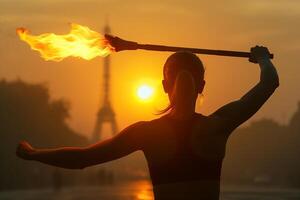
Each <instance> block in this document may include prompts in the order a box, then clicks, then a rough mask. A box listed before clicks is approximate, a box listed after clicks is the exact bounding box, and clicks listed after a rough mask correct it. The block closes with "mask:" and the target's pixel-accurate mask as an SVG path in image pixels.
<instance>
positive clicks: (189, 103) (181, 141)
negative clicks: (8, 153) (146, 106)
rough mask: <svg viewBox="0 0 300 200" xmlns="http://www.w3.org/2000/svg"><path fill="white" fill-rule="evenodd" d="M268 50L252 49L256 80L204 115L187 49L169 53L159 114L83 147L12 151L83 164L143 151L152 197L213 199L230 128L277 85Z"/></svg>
mask: <svg viewBox="0 0 300 200" xmlns="http://www.w3.org/2000/svg"><path fill="white" fill-rule="evenodd" d="M268 55H269V51H268V49H267V48H265V47H259V46H256V47H254V48H251V58H250V61H251V62H253V63H258V64H259V66H260V69H261V74H260V81H259V82H258V83H257V84H256V85H255V86H254V87H253V88H252V89H251V90H250V91H248V92H247V93H246V94H245V95H244V96H243V97H242V98H241V99H239V100H237V101H234V102H231V103H229V104H227V105H225V106H223V107H221V108H220V109H218V110H217V111H216V112H214V113H212V114H211V115H209V116H204V115H202V114H199V113H196V112H195V103H196V99H197V96H198V94H201V93H202V91H203V88H204V85H205V81H204V67H203V65H202V62H201V61H200V59H199V58H198V57H197V56H196V55H194V54H192V53H189V52H177V53H174V54H173V55H171V56H170V57H169V58H168V59H167V61H166V63H165V65H164V70H163V75H164V80H163V81H162V83H163V87H164V90H165V92H166V93H167V94H168V96H169V99H170V105H169V106H168V107H167V108H166V109H165V110H163V112H162V113H166V114H164V115H163V116H162V117H160V118H158V119H154V120H152V121H141V122H137V123H135V124H133V125H131V126H129V127H127V128H126V129H124V130H123V131H121V132H120V133H119V134H118V135H116V136H114V137H112V138H110V139H107V140H104V141H101V142H99V143H96V144H94V145H91V146H88V147H85V148H79V147H63V148H58V149H35V148H33V147H32V146H31V145H30V144H28V143H27V142H24V141H23V142H20V144H19V146H18V148H17V155H18V156H19V157H21V158H23V159H26V160H36V161H40V162H42V163H46V164H49V165H54V166H57V167H63V168H68V169H83V168H85V167H88V166H92V165H97V164H100V163H104V162H108V161H111V160H115V159H118V158H121V157H123V156H126V155H128V154H130V153H132V152H135V151H138V150H142V151H143V152H144V155H145V157H146V159H147V162H148V167H149V170H150V176H151V180H152V183H153V191H154V196H155V199H156V200H164V199H205V200H217V199H219V191H220V172H221V167H222V160H223V158H224V154H225V146H226V141H227V139H228V137H229V135H230V133H231V132H232V131H233V130H234V129H235V128H237V127H238V126H239V125H240V124H242V123H243V122H245V121H246V120H248V119H249V118H250V117H251V116H252V115H254V114H255V113H256V112H257V111H258V110H259V108H260V107H261V106H262V105H263V104H264V102H266V101H267V99H268V98H269V97H270V96H271V95H272V93H273V92H274V91H275V89H276V88H277V87H278V86H279V79H278V75H277V72H276V69H275V68H274V66H273V64H272V63H271V61H270V59H269V57H268Z"/></svg>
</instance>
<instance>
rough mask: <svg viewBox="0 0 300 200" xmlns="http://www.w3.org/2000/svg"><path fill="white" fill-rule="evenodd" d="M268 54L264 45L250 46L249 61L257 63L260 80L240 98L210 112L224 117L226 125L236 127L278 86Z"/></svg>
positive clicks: (252, 113)
mask: <svg viewBox="0 0 300 200" xmlns="http://www.w3.org/2000/svg"><path fill="white" fill-rule="evenodd" d="M268 54H269V51H268V49H267V48H266V47H259V46H256V47H253V48H251V58H250V62H254V63H258V64H259V67H260V71H261V72H260V81H259V82H258V83H257V84H256V85H255V86H254V87H253V88H252V89H251V90H250V91H248V92H247V93H246V94H245V95H244V96H243V97H242V98H241V99H239V100H237V101H234V102H231V103H229V104H227V105H225V106H223V107H221V108H220V109H218V110H217V111H216V112H214V113H213V114H212V115H213V116H217V117H220V118H223V119H225V121H226V123H227V125H232V128H236V127H237V126H239V125H240V124H242V123H243V122H245V121H246V120H248V119H249V118H250V117H251V116H253V115H254V114H255V113H256V112H257V111H258V110H259V109H260V108H261V106H262V105H263V104H264V103H265V102H266V101H267V100H268V98H269V97H270V96H271V95H272V94H273V92H274V91H275V89H276V88H277V87H278V86H279V78H278V74H277V71H276V68H275V67H274V65H273V64H272V62H271V60H270V59H269V57H268Z"/></svg>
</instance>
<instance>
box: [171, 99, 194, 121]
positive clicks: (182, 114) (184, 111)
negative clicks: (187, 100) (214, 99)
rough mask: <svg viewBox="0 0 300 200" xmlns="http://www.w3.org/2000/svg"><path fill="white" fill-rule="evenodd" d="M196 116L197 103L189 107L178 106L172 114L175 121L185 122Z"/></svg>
mask: <svg viewBox="0 0 300 200" xmlns="http://www.w3.org/2000/svg"><path fill="white" fill-rule="evenodd" d="M194 114H195V103H193V104H190V105H188V106H177V107H176V108H174V109H173V110H172V111H171V112H170V116H171V117H172V118H175V119H179V120H185V119H189V118H191V117H192V116H193V115H194Z"/></svg>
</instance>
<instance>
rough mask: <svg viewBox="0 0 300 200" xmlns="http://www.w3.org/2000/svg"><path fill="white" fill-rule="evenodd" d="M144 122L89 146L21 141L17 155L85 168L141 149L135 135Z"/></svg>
mask: <svg viewBox="0 0 300 200" xmlns="http://www.w3.org/2000/svg"><path fill="white" fill-rule="evenodd" d="M142 124H143V122H138V123H136V124H133V125H131V126H129V127H128V128H126V129H124V130H123V131H121V132H120V133H119V134H118V135H116V136H114V137H112V138H110V139H107V140H104V141H101V142H98V143H96V144H93V145H91V146H88V147H62V148H55V149H34V148H33V147H31V145H30V144H29V143H27V142H24V141H23V142H20V144H19V146H18V147H17V152H16V154H17V156H19V157H20V158H23V159H26V160H35V161H39V162H42V163H45V164H48V165H53V166H57V167H62V168H67V169H83V168H85V167H88V166H92V165H96V164H101V163H104V162H108V161H111V160H115V159H118V158H121V157H123V156H126V155H128V154H130V153H132V152H134V151H136V150H139V145H138V142H139V141H138V139H137V137H135V136H136V135H138V134H140V132H141V131H142Z"/></svg>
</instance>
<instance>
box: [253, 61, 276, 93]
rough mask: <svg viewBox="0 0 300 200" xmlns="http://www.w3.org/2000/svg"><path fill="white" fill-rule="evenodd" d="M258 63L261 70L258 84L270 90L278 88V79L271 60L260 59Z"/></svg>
mask: <svg viewBox="0 0 300 200" xmlns="http://www.w3.org/2000/svg"><path fill="white" fill-rule="evenodd" d="M258 63H259V66H260V69H261V73H260V83H261V84H263V85H265V86H268V87H270V88H271V89H276V88H277V87H278V86H279V77H278V74H277V70H276V68H275V67H274V65H273V63H272V62H271V60H270V59H269V58H263V59H260V60H259V61H258Z"/></svg>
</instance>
